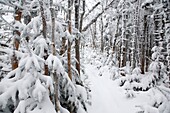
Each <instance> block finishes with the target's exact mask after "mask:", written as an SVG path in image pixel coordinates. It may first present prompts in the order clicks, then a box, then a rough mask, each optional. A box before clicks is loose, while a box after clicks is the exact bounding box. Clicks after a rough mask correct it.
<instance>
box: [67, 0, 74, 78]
mask: <svg viewBox="0 0 170 113" xmlns="http://www.w3.org/2000/svg"><path fill="white" fill-rule="evenodd" d="M72 2H73V1H72V0H68V31H69V33H70V35H71V34H72V25H71V10H72V9H71V6H72ZM69 38H70V37H68V46H67V60H68V76H69V78H70V79H71V80H72V75H71V39H69Z"/></svg>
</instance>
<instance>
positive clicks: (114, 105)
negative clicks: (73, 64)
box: [85, 64, 150, 113]
mask: <svg viewBox="0 0 170 113" xmlns="http://www.w3.org/2000/svg"><path fill="white" fill-rule="evenodd" d="M85 72H86V74H87V75H88V77H89V82H90V87H91V91H92V92H91V95H92V105H91V106H89V108H88V111H89V113H136V112H137V111H140V108H139V107H136V106H138V105H144V104H147V102H148V100H149V99H150V97H149V96H147V94H145V93H143V92H140V93H136V97H134V98H126V94H125V93H126V91H125V90H124V89H123V88H121V87H119V86H118V83H117V81H113V80H111V79H109V77H108V75H107V74H106V75H102V76H99V71H98V69H97V68H96V67H95V66H93V65H90V64H86V65H85ZM109 76H110V75H109Z"/></svg>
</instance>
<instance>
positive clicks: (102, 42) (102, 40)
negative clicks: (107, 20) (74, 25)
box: [100, 15, 104, 53]
mask: <svg viewBox="0 0 170 113" xmlns="http://www.w3.org/2000/svg"><path fill="white" fill-rule="evenodd" d="M103 30H104V29H103V17H102V15H101V42H100V43H101V52H102V53H103V51H104V39H103V32H104V31H103Z"/></svg>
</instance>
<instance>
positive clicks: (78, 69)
mask: <svg viewBox="0 0 170 113" xmlns="http://www.w3.org/2000/svg"><path fill="white" fill-rule="evenodd" d="M75 28H76V29H77V31H78V30H79V0H75ZM77 34H78V33H77ZM79 48H80V39H79V36H78V35H77V37H76V39H75V52H76V60H77V61H76V69H77V71H78V73H79V75H80V50H79Z"/></svg>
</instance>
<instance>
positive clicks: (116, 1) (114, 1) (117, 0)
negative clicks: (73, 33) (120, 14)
mask: <svg viewBox="0 0 170 113" xmlns="http://www.w3.org/2000/svg"><path fill="white" fill-rule="evenodd" d="M118 3H119V0H113V1H111V2H110V3H109V4H108V5H107V6H106V7H105V8H104V9H103V10H102V11H101V12H100V13H99V14H97V16H96V17H95V18H94V19H92V20H91V21H90V22H89V23H88V24H87V25H86V26H85V27H84V28H83V30H82V31H86V30H87V29H88V28H89V26H91V25H92V24H93V23H95V22H96V21H97V19H98V18H99V17H100V16H101V15H102V14H103V13H104V12H105V11H106V10H108V9H109V8H110V7H111V6H112V5H113V4H114V7H116V6H117V4H118Z"/></svg>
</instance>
